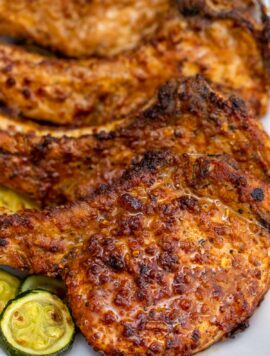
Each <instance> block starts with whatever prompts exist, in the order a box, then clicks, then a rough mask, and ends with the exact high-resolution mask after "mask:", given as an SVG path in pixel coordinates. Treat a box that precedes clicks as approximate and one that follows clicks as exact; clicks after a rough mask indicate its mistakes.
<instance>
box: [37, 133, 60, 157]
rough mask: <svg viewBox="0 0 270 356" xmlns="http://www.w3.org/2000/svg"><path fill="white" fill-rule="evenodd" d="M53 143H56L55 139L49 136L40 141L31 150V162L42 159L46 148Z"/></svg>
mask: <svg viewBox="0 0 270 356" xmlns="http://www.w3.org/2000/svg"><path fill="white" fill-rule="evenodd" d="M54 142H57V139H56V138H55V137H52V136H49V135H48V136H45V137H44V138H43V139H42V141H41V142H40V143H39V144H38V145H36V146H35V147H34V148H33V149H32V152H31V158H32V160H33V162H37V161H38V160H40V159H42V158H44V157H45V154H46V151H47V149H48V147H49V146H50V144H52V143H54Z"/></svg>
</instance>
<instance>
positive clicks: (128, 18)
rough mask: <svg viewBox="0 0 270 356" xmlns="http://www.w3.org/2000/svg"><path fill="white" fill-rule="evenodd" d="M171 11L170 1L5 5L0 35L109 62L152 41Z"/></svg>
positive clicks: (23, 0) (19, 0) (45, 0)
mask: <svg viewBox="0 0 270 356" xmlns="http://www.w3.org/2000/svg"><path fill="white" fill-rule="evenodd" d="M170 6H171V4H170V0H105V1H104V0H103V1H100V0H91V1H85V0H65V1H63V0H54V1H50V0H35V1H28V0H16V1H6V0H1V1H0V34H1V35H8V36H15V37H17V38H25V39H28V40H30V41H32V42H35V43H38V44H39V45H41V46H45V47H49V48H51V49H53V50H56V51H58V52H62V53H63V54H64V55H66V56H70V57H86V56H89V55H91V54H92V55H93V54H94V55H100V56H105V57H108V56H112V55H114V54H116V53H119V52H123V51H126V50H130V49H132V48H134V47H136V46H138V45H139V44H140V43H141V41H143V40H145V39H147V38H149V37H151V36H153V34H154V33H155V31H156V30H157V29H158V27H159V26H160V24H161V23H162V22H163V20H164V17H166V14H167V13H168V11H169V8H170Z"/></svg>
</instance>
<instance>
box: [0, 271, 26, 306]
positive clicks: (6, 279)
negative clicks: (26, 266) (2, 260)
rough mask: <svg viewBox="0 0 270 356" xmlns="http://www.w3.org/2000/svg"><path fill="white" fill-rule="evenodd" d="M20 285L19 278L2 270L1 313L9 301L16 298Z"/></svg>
mask: <svg viewBox="0 0 270 356" xmlns="http://www.w3.org/2000/svg"><path fill="white" fill-rule="evenodd" d="M20 283H21V281H20V280H19V279H18V278H17V277H15V276H13V275H12V274H10V273H8V272H6V271H4V270H1V269H0V313H2V311H3V309H4V308H5V306H6V304H7V303H8V301H9V300H10V299H13V298H15V297H16V295H17V292H18V288H19V285H20Z"/></svg>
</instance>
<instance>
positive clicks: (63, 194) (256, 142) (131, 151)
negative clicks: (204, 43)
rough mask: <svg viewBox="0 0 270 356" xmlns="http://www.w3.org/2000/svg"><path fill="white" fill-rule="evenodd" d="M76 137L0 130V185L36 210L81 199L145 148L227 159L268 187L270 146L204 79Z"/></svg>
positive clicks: (174, 86)
mask: <svg viewBox="0 0 270 356" xmlns="http://www.w3.org/2000/svg"><path fill="white" fill-rule="evenodd" d="M114 126H115V127H113V125H111V126H110V127H109V128H106V130H105V129H102V128H99V130H98V131H97V133H95V130H93V134H91V135H84V136H81V137H78V138H68V137H62V138H54V137H51V136H45V137H38V136H36V135H34V134H27V135H26V134H19V133H16V134H12V133H10V132H9V133H8V132H6V131H0V149H1V152H0V170H1V175H0V183H2V184H5V185H7V186H9V187H10V188H13V189H15V190H18V191H20V192H22V193H24V194H26V195H28V196H30V197H31V198H34V200H36V201H38V202H39V203H40V205H48V204H55V205H56V204H61V203H65V202H66V201H70V200H74V199H77V198H80V197H84V196H86V195H89V194H90V193H91V192H93V190H94V189H95V188H96V187H97V186H98V185H99V184H102V183H108V182H111V181H112V180H113V179H114V178H116V177H119V176H120V175H121V174H122V172H123V170H124V169H125V168H126V167H127V166H128V165H129V164H130V163H131V162H132V161H133V160H134V158H135V157H138V156H140V155H143V154H144V152H145V151H146V150H152V149H171V150H172V151H173V152H175V153H176V154H181V153H184V152H193V153H196V152H197V153H208V154H216V153H222V154H228V155H230V156H232V157H233V159H234V160H235V161H237V162H238V165H239V166H240V167H241V168H242V169H243V170H244V171H248V172H250V173H252V174H253V175H254V176H257V177H259V178H260V179H263V180H264V181H267V182H268V181H269V172H270V171H269V167H270V144H269V138H268V135H267V134H266V133H265V131H264V130H263V128H262V126H261V124H260V123H258V122H257V120H255V119H254V117H253V116H252V115H250V113H249V112H248V111H247V110H246V108H245V105H244V103H243V102H242V101H241V100H240V99H238V98H236V97H235V96H231V97H230V98H227V97H226V95H224V94H223V93H221V92H219V91H216V90H214V89H213V88H212V87H211V86H209V85H208V84H207V83H206V81H205V80H204V79H203V78H201V77H199V78H191V79H188V80H185V81H182V82H181V81H180V82H178V81H170V82H169V83H167V84H166V85H165V86H163V87H162V88H161V89H160V91H159V93H158V97H157V99H156V101H155V102H154V103H153V104H152V106H151V107H149V108H148V109H147V110H146V111H144V112H143V113H142V114H141V115H139V116H138V117H136V118H130V119H126V121H124V122H122V123H121V124H119V123H115V124H114Z"/></svg>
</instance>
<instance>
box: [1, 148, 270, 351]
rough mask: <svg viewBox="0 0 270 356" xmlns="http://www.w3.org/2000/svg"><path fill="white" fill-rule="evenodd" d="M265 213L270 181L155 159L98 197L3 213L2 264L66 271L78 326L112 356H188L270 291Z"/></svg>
mask: <svg viewBox="0 0 270 356" xmlns="http://www.w3.org/2000/svg"><path fill="white" fill-rule="evenodd" d="M269 212H270V191H269V187H268V185H265V184H264V183H263V182H261V181H260V180H258V179H255V178H252V177H250V176H249V175H248V174H246V173H244V172H242V171H241V170H240V169H238V168H236V167H235V163H233V162H231V161H230V163H228V162H227V159H226V160H224V159H223V158H222V157H213V156H212V157H211V156H204V155H200V156H198V155H188V154H184V155H180V156H176V155H174V154H171V153H170V152H166V151H163V152H149V153H147V154H146V155H145V157H144V159H143V160H142V161H141V162H139V163H138V164H135V165H133V167H132V168H130V169H129V170H128V171H126V172H125V173H124V175H123V176H122V178H120V179H119V180H118V181H117V182H115V183H114V184H113V185H111V186H110V185H107V186H103V187H102V188H100V190H99V191H97V192H96V193H95V195H94V196H93V197H92V198H91V199H87V200H85V201H81V202H77V203H73V204H71V205H68V206H66V207H62V208H55V209H49V210H46V211H44V212H33V211H29V212H22V213H20V214H15V215H8V216H1V217H0V252H1V253H0V256H1V260H0V262H1V263H4V264H7V265H11V266H13V267H17V268H23V267H24V268H28V269H30V270H31V271H32V272H36V273H44V274H49V275H52V274H54V275H55V274H57V273H60V274H61V275H62V276H63V277H64V279H65V281H66V283H67V287H68V295H69V301H70V306H71V308H72V311H73V314H74V316H75V319H76V322H77V325H78V326H79V327H80V329H81V331H82V332H83V334H84V335H85V337H86V338H87V340H88V342H89V343H90V344H91V345H92V346H93V347H94V348H96V349H97V350H98V351H102V352H104V353H105V354H106V355H118V354H121V355H134V354H136V353H141V354H148V355H154V354H158V355H168V354H169V355H179V354H181V355H191V354H193V353H195V352H199V351H200V350H202V349H204V348H205V347H207V346H209V344H210V343H212V342H215V341H217V340H219V339H221V338H222V337H224V336H225V335H227V333H229V332H230V331H232V330H233V329H235V328H236V327H237V326H238V325H239V324H241V323H243V322H244V321H245V320H246V319H247V318H248V317H250V316H251V314H252V313H253V311H254V309H255V308H256V306H257V305H258V303H259V302H260V300H261V299H262V297H263V295H264V293H265V292H266V290H267V289H268V272H267V271H268V265H269V257H268V249H269V233H268V231H267V230H266V229H265V228H263V227H261V226H260V222H261V219H260V216H261V214H263V215H264V216H265V217H266V216H267V219H268V221H269V216H270V215H269ZM150 271H151V274H150V275H149V273H150ZM181 276H182V277H181ZM195 286H196V288H195V289H194V287H195ZM184 290H185V292H184V293H183V291H184ZM229 297H230V298H231V299H230V302H229V303H228V298H229ZM163 303H168V308H160V309H157V307H158V306H160V305H163ZM108 308H109V310H110V311H113V312H109V311H108ZM197 308H199V309H200V308H202V309H201V312H200V313H196V312H195V311H196V310H197ZM136 310H139V311H140V312H139V313H136ZM120 311H121V313H120ZM151 311H152V313H151ZM171 311H174V312H173V313H171ZM153 312H154V313H153ZM187 315H189V316H188V319H186V317H187ZM150 326H153V328H150Z"/></svg>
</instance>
